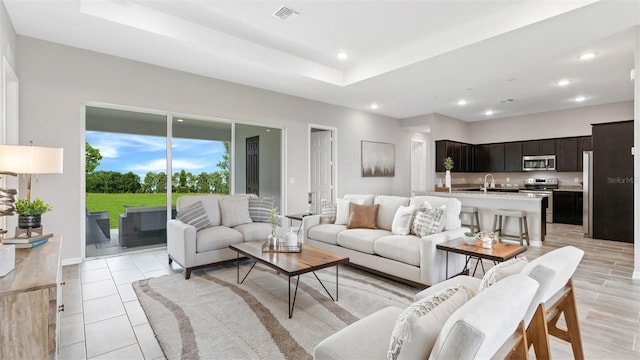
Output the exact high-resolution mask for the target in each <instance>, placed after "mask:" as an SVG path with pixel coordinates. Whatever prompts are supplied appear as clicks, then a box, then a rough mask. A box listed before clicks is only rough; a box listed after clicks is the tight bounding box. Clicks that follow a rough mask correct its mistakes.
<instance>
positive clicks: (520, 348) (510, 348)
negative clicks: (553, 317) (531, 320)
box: [491, 321, 529, 360]
mask: <svg viewBox="0 0 640 360" xmlns="http://www.w3.org/2000/svg"><path fill="white" fill-rule="evenodd" d="M491 359H492V360H498V359H500V360H502V359H511V360H529V346H528V341H527V331H526V330H525V328H524V321H521V322H520V324H518V328H517V329H516V331H515V332H514V333H513V335H512V336H511V337H510V338H509V339H507V341H506V342H505V343H504V344H503V345H502V346H501V347H500V349H498V351H497V352H496V353H495V354H494V355H493V356H492V357H491Z"/></svg>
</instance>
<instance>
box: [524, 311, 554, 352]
mask: <svg viewBox="0 0 640 360" xmlns="http://www.w3.org/2000/svg"><path fill="white" fill-rule="evenodd" d="M527 340H528V343H527V350H528V349H529V348H530V347H531V346H533V350H534V351H535V353H536V359H550V358H551V350H550V349H551V347H550V345H549V332H548V328H547V320H546V318H545V310H544V304H540V305H538V308H537V309H536V312H535V314H534V315H533V318H532V319H531V322H530V323H529V327H528V328H527Z"/></svg>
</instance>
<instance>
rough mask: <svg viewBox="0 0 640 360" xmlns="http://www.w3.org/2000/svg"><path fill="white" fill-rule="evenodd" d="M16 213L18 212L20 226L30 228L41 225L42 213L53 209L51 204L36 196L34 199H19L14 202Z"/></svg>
mask: <svg viewBox="0 0 640 360" xmlns="http://www.w3.org/2000/svg"><path fill="white" fill-rule="evenodd" d="M14 207H15V208H16V210H15V211H16V213H17V214H18V228H20V229H29V228H37V227H40V225H41V223H42V217H41V216H42V214H44V213H46V212H47V211H51V210H52V208H51V205H49V204H48V203H46V202H44V201H42V199H40V198H35V199H34V200H33V201H27V200H26V199H19V200H18V201H16V203H15V204H14Z"/></svg>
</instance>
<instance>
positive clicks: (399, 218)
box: [391, 205, 416, 236]
mask: <svg viewBox="0 0 640 360" xmlns="http://www.w3.org/2000/svg"><path fill="white" fill-rule="evenodd" d="M415 210H416V207H415V206H413V205H410V206H400V207H399V208H398V210H397V211H396V215H395V216H394V217H393V223H392V224H391V233H392V234H394V235H403V236H405V235H409V233H410V232H411V223H412V221H413V213H414V212H415Z"/></svg>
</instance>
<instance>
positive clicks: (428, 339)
mask: <svg viewBox="0 0 640 360" xmlns="http://www.w3.org/2000/svg"><path fill="white" fill-rule="evenodd" d="M474 295H475V292H474V291H473V290H471V289H469V288H467V287H465V286H464V285H458V286H456V287H450V288H446V289H442V290H440V291H438V292H436V293H435V294H433V295H431V296H429V297H426V298H424V299H421V300H418V301H416V302H414V303H413V304H411V305H409V307H408V308H406V309H405V310H404V311H403V312H402V313H401V314H400V316H398V319H397V320H396V323H395V326H394V327H393V331H392V332H391V341H390V343H389V350H388V352H387V359H389V360H396V359H426V358H428V357H429V354H430V353H431V349H432V348H433V345H434V344H435V342H436V339H437V338H438V334H440V329H441V328H442V326H443V325H444V323H445V322H446V321H447V319H448V318H449V316H450V315H451V314H453V313H454V312H455V311H456V310H458V308H460V307H461V306H462V305H464V304H465V303H466V302H467V301H468V300H469V299H471V298H472V297H473V296H474Z"/></svg>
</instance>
